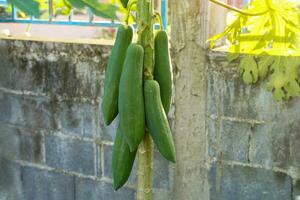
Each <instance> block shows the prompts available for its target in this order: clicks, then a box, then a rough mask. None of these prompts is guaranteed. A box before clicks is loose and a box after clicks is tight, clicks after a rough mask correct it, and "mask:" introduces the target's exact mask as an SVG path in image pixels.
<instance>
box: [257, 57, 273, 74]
mask: <svg viewBox="0 0 300 200" xmlns="http://www.w3.org/2000/svg"><path fill="white" fill-rule="evenodd" d="M273 62H274V57H272V56H263V57H261V58H260V59H259V61H258V76H259V78H261V79H264V78H266V76H267V74H268V72H269V67H270V66H271V64H272V63H273Z"/></svg>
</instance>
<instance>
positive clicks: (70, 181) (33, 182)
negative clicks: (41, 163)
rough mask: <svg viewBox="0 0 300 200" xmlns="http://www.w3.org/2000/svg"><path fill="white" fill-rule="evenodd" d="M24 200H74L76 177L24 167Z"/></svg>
mask: <svg viewBox="0 0 300 200" xmlns="http://www.w3.org/2000/svg"><path fill="white" fill-rule="evenodd" d="M22 187H23V194H24V200H41V199H43V200H62V199H63V200H74V199H75V195H74V188H75V184H74V177H73V176H69V175H65V174H59V173H55V172H50V171H45V170H41V169H37V168H33V167H22Z"/></svg>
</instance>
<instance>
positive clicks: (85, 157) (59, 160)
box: [45, 135, 96, 175]
mask: <svg viewBox="0 0 300 200" xmlns="http://www.w3.org/2000/svg"><path fill="white" fill-rule="evenodd" d="M93 145H94V144H93V143H92V142H86V141H80V140H77V139H69V138H60V137H56V136H53V135H47V136H46V137H45V151H46V164H47V165H48V166H50V167H54V168H57V169H64V170H67V171H74V172H78V173H82V174H86V175H95V174H96V169H95V168H96V167H95V163H96V161H95V150H94V146H93Z"/></svg>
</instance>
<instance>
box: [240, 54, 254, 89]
mask: <svg viewBox="0 0 300 200" xmlns="http://www.w3.org/2000/svg"><path fill="white" fill-rule="evenodd" d="M240 70H241V73H242V74H243V80H244V82H245V83H246V84H253V83H256V82H257V80H258V68H257V63H256V61H255V59H254V57H253V56H247V57H244V58H242V59H241V62H240Z"/></svg>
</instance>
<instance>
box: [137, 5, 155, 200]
mask: <svg viewBox="0 0 300 200" xmlns="http://www.w3.org/2000/svg"><path fill="white" fill-rule="evenodd" d="M153 15H154V1H153V0H138V1H137V27H138V43H139V44H140V45H142V46H143V48H144V79H145V80H147V79H153V75H152V74H153V64H154V36H153V23H154V18H153ZM152 172H153V141H152V139H151V137H150V135H149V133H146V134H145V137H144V139H143V141H142V143H141V144H140V146H139V150H138V183H137V200H151V199H152V182H153V180H152Z"/></svg>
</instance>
